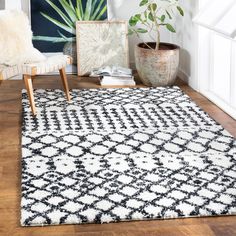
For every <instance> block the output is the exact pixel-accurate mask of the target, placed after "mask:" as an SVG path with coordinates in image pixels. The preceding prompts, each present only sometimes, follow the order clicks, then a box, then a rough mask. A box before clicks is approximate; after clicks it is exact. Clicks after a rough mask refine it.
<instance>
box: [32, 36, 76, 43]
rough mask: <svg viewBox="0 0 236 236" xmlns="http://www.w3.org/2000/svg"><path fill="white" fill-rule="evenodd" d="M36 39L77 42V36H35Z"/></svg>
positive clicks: (53, 41)
mask: <svg viewBox="0 0 236 236" xmlns="http://www.w3.org/2000/svg"><path fill="white" fill-rule="evenodd" d="M33 40H34V41H46V42H52V43H66V42H75V41H76V38H75V37H73V38H66V39H64V38H60V37H48V36H33Z"/></svg>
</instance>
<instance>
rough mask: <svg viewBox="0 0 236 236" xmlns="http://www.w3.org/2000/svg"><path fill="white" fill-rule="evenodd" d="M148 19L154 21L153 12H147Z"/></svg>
mask: <svg viewBox="0 0 236 236" xmlns="http://www.w3.org/2000/svg"><path fill="white" fill-rule="evenodd" d="M148 19H149V20H150V21H154V17H153V14H152V13H151V12H149V14H148Z"/></svg>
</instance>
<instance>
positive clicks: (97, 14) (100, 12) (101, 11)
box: [91, 0, 107, 20]
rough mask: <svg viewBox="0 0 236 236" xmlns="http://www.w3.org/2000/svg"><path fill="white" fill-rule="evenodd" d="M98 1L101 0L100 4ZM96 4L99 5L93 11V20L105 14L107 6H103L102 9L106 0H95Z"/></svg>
mask: <svg viewBox="0 0 236 236" xmlns="http://www.w3.org/2000/svg"><path fill="white" fill-rule="evenodd" d="M98 2H99V4H98ZM94 4H95V5H97V4H98V5H97V8H96V10H95V11H94V12H93V13H92V16H91V20H99V19H100V18H101V17H102V16H103V14H104V13H105V12H106V10H107V6H106V5H105V6H104V7H103V9H101V8H102V5H103V4H104V0H101V1H99V0H94Z"/></svg>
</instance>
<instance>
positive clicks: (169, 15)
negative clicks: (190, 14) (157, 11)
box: [166, 10, 172, 20]
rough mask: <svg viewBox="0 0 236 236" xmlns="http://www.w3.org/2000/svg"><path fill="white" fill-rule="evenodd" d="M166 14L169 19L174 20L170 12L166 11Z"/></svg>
mask: <svg viewBox="0 0 236 236" xmlns="http://www.w3.org/2000/svg"><path fill="white" fill-rule="evenodd" d="M166 14H167V15H168V17H169V19H170V20H172V16H171V14H170V13H169V11H167V10H166Z"/></svg>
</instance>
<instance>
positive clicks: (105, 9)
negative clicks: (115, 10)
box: [95, 6, 107, 20]
mask: <svg viewBox="0 0 236 236" xmlns="http://www.w3.org/2000/svg"><path fill="white" fill-rule="evenodd" d="M106 11H107V6H104V7H103V9H102V10H101V11H100V13H99V14H98V16H97V17H96V18H95V20H100V19H101V18H102V16H103V15H104V13H105V12H106Z"/></svg>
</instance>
